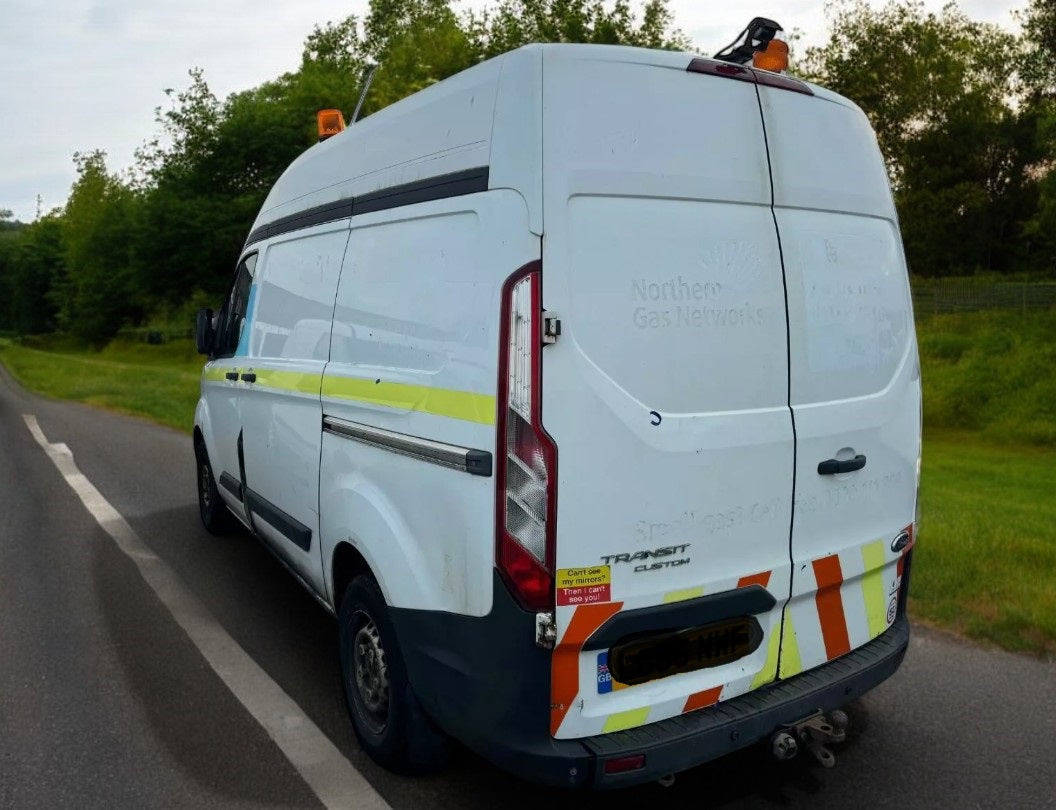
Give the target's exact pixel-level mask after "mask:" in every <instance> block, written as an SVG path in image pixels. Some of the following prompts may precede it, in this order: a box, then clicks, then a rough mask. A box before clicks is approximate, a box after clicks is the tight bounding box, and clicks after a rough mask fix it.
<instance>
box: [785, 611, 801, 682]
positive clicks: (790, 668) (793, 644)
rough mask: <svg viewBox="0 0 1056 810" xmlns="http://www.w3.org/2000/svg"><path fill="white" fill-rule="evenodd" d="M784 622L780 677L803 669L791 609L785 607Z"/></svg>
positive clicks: (794, 673)
mask: <svg viewBox="0 0 1056 810" xmlns="http://www.w3.org/2000/svg"><path fill="white" fill-rule="evenodd" d="M784 621H785V624H784V630H783V632H782V633H781V677H782V678H791V677H792V676H793V675H798V674H799V673H800V672H802V671H803V661H802V660H801V659H800V657H799V640H798V639H797V638H796V628H795V627H794V626H793V625H792V611H791V610H789V609H788V608H785V620H784Z"/></svg>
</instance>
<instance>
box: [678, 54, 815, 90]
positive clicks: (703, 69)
mask: <svg viewBox="0 0 1056 810" xmlns="http://www.w3.org/2000/svg"><path fill="white" fill-rule="evenodd" d="M686 72H687V73H703V74H705V75H706V76H719V77H722V78H724V79H737V80H738V81H742V82H753V83H755V84H762V85H765V86H766V87H776V88H777V89H778V90H791V91H792V92H793V93H802V94H803V95H806V96H812V95H814V91H813V90H811V89H810V86H809V85H807V84H805V83H803V82H801V81H798V80H796V79H790V78H789V77H788V76H782V75H781V74H780V73H770V72H769V71H766V70H755V69H754V68H750V67H744V66H742V65H734V64H731V63H730V62H719V61H717V60H715V59H705V58H703V57H700V56H698V57H697V58H696V59H694V60H693V61H692V62H690V63H689V64H688V65H687V66H686Z"/></svg>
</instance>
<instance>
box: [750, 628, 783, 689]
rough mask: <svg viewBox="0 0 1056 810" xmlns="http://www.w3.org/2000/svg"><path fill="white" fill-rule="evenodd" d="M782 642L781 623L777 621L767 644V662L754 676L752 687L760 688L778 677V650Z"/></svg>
mask: <svg viewBox="0 0 1056 810" xmlns="http://www.w3.org/2000/svg"><path fill="white" fill-rule="evenodd" d="M780 643H781V625H780V623H777V624H776V625H775V626H774V627H772V628H771V629H770V641H769V642H768V643H767V646H766V663H764V664H763V668H762V669H761V670H759V671H758V672H757V673H756V674H755V677H754V678H752V689H758V688H759V687H760V686H762V685H763V684H764V683H770V681H772V680H773V679H774V678H776V677H777V652H778V645H779V644H780Z"/></svg>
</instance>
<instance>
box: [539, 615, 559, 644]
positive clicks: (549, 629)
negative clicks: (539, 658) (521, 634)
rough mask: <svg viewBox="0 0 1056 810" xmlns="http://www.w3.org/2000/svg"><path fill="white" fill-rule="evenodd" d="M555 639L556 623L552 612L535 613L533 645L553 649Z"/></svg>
mask: <svg viewBox="0 0 1056 810" xmlns="http://www.w3.org/2000/svg"><path fill="white" fill-rule="evenodd" d="M556 641H557V625H556V624H555V623H554V614H553V613H552V612H546V613H536V614H535V646H537V647H542V648H543V649H544V650H552V649H554V642H556Z"/></svg>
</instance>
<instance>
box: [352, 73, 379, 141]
mask: <svg viewBox="0 0 1056 810" xmlns="http://www.w3.org/2000/svg"><path fill="white" fill-rule="evenodd" d="M377 69H378V66H377V65H376V64H373V63H371V64H368V65H367V71H366V73H367V77H366V79H365V80H364V81H363V90H362V91H361V92H360V94H359V101H357V102H356V110H355V112H353V113H352V120H351V121H350V122H349V125H350V126H351V125H352V124H354V123H356V120H357V119H358V118H359V111H360V110H361V109H362V107H363V100H364V99H365V98H366V97H367V93H368V92H370V83H371V82H372V81H374V71H376V70H377Z"/></svg>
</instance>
